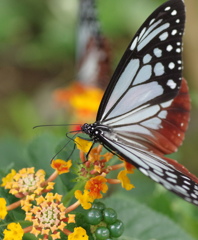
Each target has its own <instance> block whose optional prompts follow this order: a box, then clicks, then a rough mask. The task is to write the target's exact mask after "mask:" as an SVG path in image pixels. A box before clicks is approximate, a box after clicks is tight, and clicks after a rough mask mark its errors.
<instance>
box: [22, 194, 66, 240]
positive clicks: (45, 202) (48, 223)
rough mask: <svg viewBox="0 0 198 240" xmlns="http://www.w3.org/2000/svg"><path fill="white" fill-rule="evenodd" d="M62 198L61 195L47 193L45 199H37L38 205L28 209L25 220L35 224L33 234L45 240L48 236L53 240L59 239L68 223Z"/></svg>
mask: <svg viewBox="0 0 198 240" xmlns="http://www.w3.org/2000/svg"><path fill="white" fill-rule="evenodd" d="M61 199H62V196H61V195H59V194H57V193H56V194H53V193H47V194H46V196H45V197H43V196H40V197H38V198H36V199H35V200H36V203H37V205H32V206H31V207H28V208H27V210H26V209H24V210H25V211H26V218H25V220H28V221H31V222H32V223H33V227H32V231H31V233H32V234H34V235H35V236H38V235H42V236H43V239H46V236H49V235H50V236H51V237H52V239H59V238H60V232H59V230H61V231H63V229H64V227H65V226H66V223H65V222H64V221H65V219H66V216H65V211H66V208H65V207H64V206H63V204H62V203H61V202H60V201H61Z"/></svg>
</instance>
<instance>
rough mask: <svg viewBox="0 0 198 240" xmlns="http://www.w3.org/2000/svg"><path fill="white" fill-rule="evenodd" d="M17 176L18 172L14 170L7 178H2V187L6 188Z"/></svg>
mask: <svg viewBox="0 0 198 240" xmlns="http://www.w3.org/2000/svg"><path fill="white" fill-rule="evenodd" d="M15 174H16V171H15V170H14V169H12V170H11V172H10V173H9V174H8V175H7V176H6V177H4V178H2V182H3V183H2V184H1V186H2V187H5V185H6V184H7V183H8V182H11V181H12V179H13V177H14V175H15Z"/></svg>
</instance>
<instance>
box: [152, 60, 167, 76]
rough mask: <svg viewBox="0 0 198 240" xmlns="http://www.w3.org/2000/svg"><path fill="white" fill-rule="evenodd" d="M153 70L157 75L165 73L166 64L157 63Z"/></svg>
mask: <svg viewBox="0 0 198 240" xmlns="http://www.w3.org/2000/svg"><path fill="white" fill-rule="evenodd" d="M153 70H154V73H155V76H161V75H163V74H164V66H163V65H162V63H161V62H158V63H156V64H155V66H154V69H153Z"/></svg>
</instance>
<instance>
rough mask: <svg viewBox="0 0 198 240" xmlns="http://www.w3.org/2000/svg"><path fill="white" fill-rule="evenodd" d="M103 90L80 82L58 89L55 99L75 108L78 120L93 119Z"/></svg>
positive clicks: (59, 102)
mask: <svg viewBox="0 0 198 240" xmlns="http://www.w3.org/2000/svg"><path fill="white" fill-rule="evenodd" d="M102 95H103V91H102V90H101V89H100V88H97V87H87V86H83V85H82V84H80V83H74V84H72V85H71V86H69V87H67V88H65V89H60V90H56V91H55V93H54V97H55V101H56V102H57V103H58V104H61V105H63V106H65V107H67V108H68V107H70V108H72V109H73V110H74V113H75V115H76V118H77V122H78V121H79V122H84V120H83V119H84V118H85V120H88V119H90V120H93V119H94V117H95V115H96V112H97V110H98V107H99V104H100V101H101V99H102Z"/></svg>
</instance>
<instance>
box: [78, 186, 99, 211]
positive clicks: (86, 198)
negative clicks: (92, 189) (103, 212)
mask: <svg viewBox="0 0 198 240" xmlns="http://www.w3.org/2000/svg"><path fill="white" fill-rule="evenodd" d="M74 195H75V198H76V199H78V201H79V202H80V204H81V206H82V207H83V208H84V209H89V208H91V203H92V202H93V201H94V199H93V198H92V197H91V196H90V194H89V191H87V190H84V194H82V192H81V191H80V190H76V191H75V193H74Z"/></svg>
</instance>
